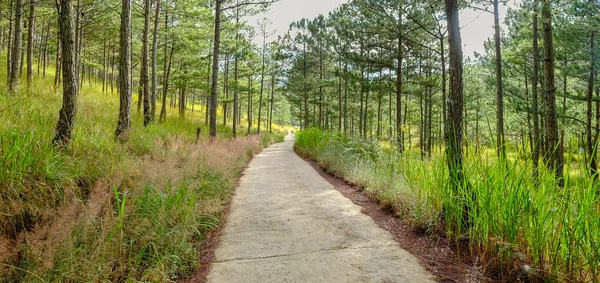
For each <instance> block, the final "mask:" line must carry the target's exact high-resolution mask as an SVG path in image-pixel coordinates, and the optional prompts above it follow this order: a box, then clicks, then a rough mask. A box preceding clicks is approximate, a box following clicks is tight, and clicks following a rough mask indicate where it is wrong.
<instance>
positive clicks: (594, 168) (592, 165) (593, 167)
mask: <svg viewBox="0 0 600 283" xmlns="http://www.w3.org/2000/svg"><path fill="white" fill-rule="evenodd" d="M594 34H595V33H594V32H592V35H591V38H590V53H591V56H590V77H589V80H588V90H587V91H588V92H587V117H586V118H587V121H586V122H587V127H586V131H585V132H586V139H587V143H586V145H587V153H588V156H589V157H588V158H589V161H588V162H589V163H588V164H589V170H590V172H589V173H590V175H591V176H593V177H594V179H596V178H597V173H598V163H597V162H596V143H595V141H593V140H592V116H593V112H592V105H593V101H592V100H593V96H594V78H595V77H596V70H595V68H594V62H595V57H594V56H595V54H594Z"/></svg>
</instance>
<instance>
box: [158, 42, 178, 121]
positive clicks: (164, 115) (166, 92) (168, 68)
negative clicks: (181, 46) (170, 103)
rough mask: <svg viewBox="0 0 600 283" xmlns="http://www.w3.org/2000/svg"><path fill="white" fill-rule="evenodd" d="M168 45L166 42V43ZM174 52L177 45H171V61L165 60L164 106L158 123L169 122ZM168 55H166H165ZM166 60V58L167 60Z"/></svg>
mask: <svg viewBox="0 0 600 283" xmlns="http://www.w3.org/2000/svg"><path fill="white" fill-rule="evenodd" d="M165 45H166V42H165ZM173 50H175V43H174V42H173V43H172V44H171V50H170V51H169V57H168V58H169V59H168V60H165V75H164V78H163V94H162V106H161V108H160V116H159V117H158V121H159V122H160V123H163V122H165V121H167V95H169V79H170V75H171V63H172V62H173ZM165 55H166V53H165ZM165 59H166V58H165Z"/></svg>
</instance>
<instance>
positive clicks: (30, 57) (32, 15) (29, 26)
mask: <svg viewBox="0 0 600 283" xmlns="http://www.w3.org/2000/svg"><path fill="white" fill-rule="evenodd" d="M35 5H36V3H35V2H34V1H31V2H30V3H29V21H28V24H27V89H31V84H32V83H33V32H34V31H35ZM38 66H39V65H38ZM38 70H39V69H38Z"/></svg>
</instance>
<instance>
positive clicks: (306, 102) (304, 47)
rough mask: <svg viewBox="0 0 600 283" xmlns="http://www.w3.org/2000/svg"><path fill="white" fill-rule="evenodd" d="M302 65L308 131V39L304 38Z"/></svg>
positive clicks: (305, 126)
mask: <svg viewBox="0 0 600 283" xmlns="http://www.w3.org/2000/svg"><path fill="white" fill-rule="evenodd" d="M302 64H303V71H304V72H303V73H304V80H303V81H302V84H303V86H304V128H305V129H308V125H309V123H308V117H309V113H308V86H307V79H308V77H307V70H306V67H307V66H306V38H303V50H302Z"/></svg>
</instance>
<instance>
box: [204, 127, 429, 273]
mask: <svg viewBox="0 0 600 283" xmlns="http://www.w3.org/2000/svg"><path fill="white" fill-rule="evenodd" d="M292 147H293V137H291V136H288V137H287V138H286V141H285V142H283V143H279V144H275V145H273V146H271V147H269V148H267V149H265V150H264V151H263V152H262V153H261V154H259V155H257V156H256V157H255V158H254V159H253V160H252V162H251V163H250V165H249V167H248V168H247V169H246V171H245V172H244V176H243V177H242V178H241V180H240V185H239V187H238V188H237V190H236V193H235V196H234V197H233V201H232V204H231V211H230V214H229V216H228V220H227V223H226V225H225V227H224V228H223V230H222V236H221V243H220V244H219V246H218V247H217V249H216V251H215V261H214V263H213V265H212V268H211V270H210V273H209V274H208V281H209V282H214V283H221V282H433V279H432V278H433V277H432V276H431V275H430V274H429V273H428V272H427V271H425V270H424V268H423V267H421V266H420V265H419V263H418V262H417V259H416V258H415V257H414V256H412V255H411V254H410V253H408V252H407V251H405V250H403V249H401V248H400V246H398V244H397V243H396V241H395V240H394V238H393V237H392V235H391V234H390V233H389V232H388V231H386V230H384V229H382V228H380V227H379V226H377V224H376V223H375V222H374V221H373V220H372V219H371V218H370V217H369V216H367V215H365V214H363V213H361V207H360V206H358V205H356V204H354V203H352V201H351V200H349V199H347V198H346V197H344V196H343V195H342V194H341V193H340V192H338V191H337V190H336V189H335V188H334V187H333V186H332V185H331V184H330V183H329V182H328V181H327V180H325V179H324V178H323V177H321V176H320V175H319V173H318V172H317V171H315V170H314V169H313V168H312V167H311V166H310V165H309V164H308V163H306V162H305V161H304V160H302V159H300V158H299V157H298V156H297V155H296V154H295V153H294V151H293V149H292Z"/></svg>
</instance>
